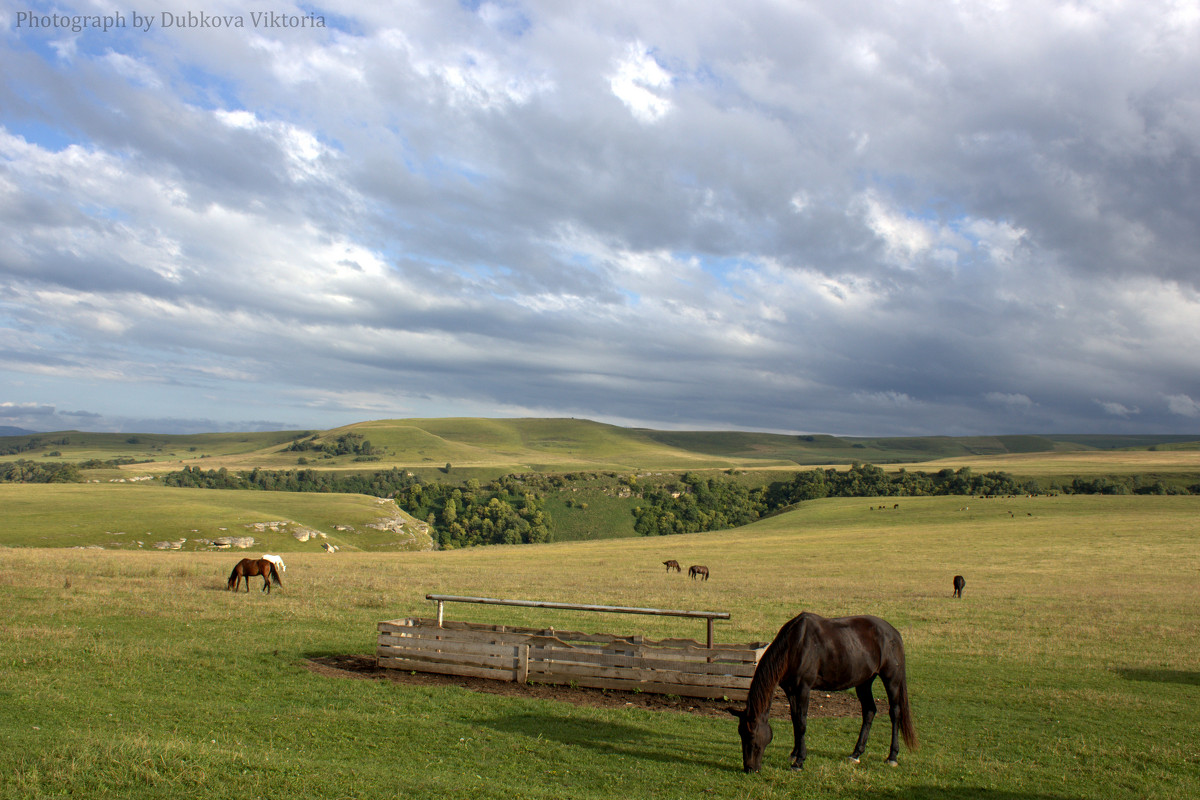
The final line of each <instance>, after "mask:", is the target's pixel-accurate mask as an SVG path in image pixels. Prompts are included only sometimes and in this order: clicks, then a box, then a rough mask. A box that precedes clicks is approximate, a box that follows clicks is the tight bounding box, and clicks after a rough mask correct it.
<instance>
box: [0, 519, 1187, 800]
mask: <svg viewBox="0 0 1200 800" xmlns="http://www.w3.org/2000/svg"><path fill="white" fill-rule="evenodd" d="M870 506H871V503H870V502H869V500H826V501H819V502H813V503H808V504H805V505H804V506H802V507H801V508H800V509H799V510H797V511H795V512H792V513H789V514H786V515H782V516H779V517H775V518H772V519H769V520H765V521H762V522H760V523H757V524H755V525H752V526H750V527H747V528H744V529H739V530H734V531H723V532H719V533H711V534H693V535H690V536H684V537H663V538H656V539H640V538H639V539H622V540H610V541H595V542H592V541H585V542H573V543H568V544H552V545H538V546H520V547H493V548H481V549H473V550H461V551H451V552H425V553H386V554H378V553H362V552H342V553H338V554H336V555H333V556H329V555H325V554H317V553H304V552H294V553H292V554H290V555H289V557H288V571H287V572H286V573H285V576H284V587H283V589H282V591H276V592H275V593H273V594H271V595H269V596H268V595H263V594H260V593H259V592H256V591H255V592H251V593H250V594H248V595H247V594H238V595H234V594H231V593H228V592H226V591H224V580H225V577H226V576H227V574H228V570H229V567H230V566H231V563H232V558H233V556H232V555H231V554H224V553H222V554H210V553H203V552H113V551H99V550H72V549H61V548H60V549H35V548H13V549H0V602H2V603H3V606H4V608H5V611H4V614H3V616H2V617H0V665H2V668H0V736H2V739H3V741H4V743H5V747H3V748H0V797H2V798H41V797H58V796H67V795H70V796H86V797H122V798H158V797H197V798H226V797H247V796H261V795H270V796H273V797H285V798H287V797H297V798H299V797H304V798H311V797H323V798H396V797H404V798H445V797H461V798H477V797H482V798H492V797H494V798H563V797H570V798H611V797H614V796H617V797H630V798H642V797H662V798H695V797H728V798H784V797H788V798H791V797H797V796H803V797H815V798H863V799H864V800H865V798H868V797H870V798H877V797H882V798H936V799H938V800H945V799H946V798H953V799H955V800H959V799H961V800H966V799H967V798H984V800H1039V799H1041V798H1100V797H1103V798H1110V797H1111V798H1147V797H1155V798H1160V797H1161V798H1192V797H1196V796H1200V744H1198V743H1200V735H1198V734H1197V730H1198V729H1200V702H1198V701H1200V619H1198V617H1197V615H1196V609H1197V608H1200V546H1198V545H1200V528H1198V527H1197V520H1198V519H1200V498H1195V497H1054V498H1050V497H1037V498H1015V499H1011V500H1010V499H1004V500H989V501H982V500H964V499H963V498H920V499H911V500H901V501H900V508H898V509H893V508H891V507H890V505H889V508H888V510H887V511H876V510H872V509H871V507H870ZM9 535H10V534H9V533H8V532H7V531H0V542H7V541H8V537H9ZM666 558H676V559H678V560H679V561H680V562H681V563H683V564H684V565H685V566H686V565H687V564H691V563H704V564H707V565H708V566H709V567H710V568H711V570H712V576H713V577H712V580H711V581H709V582H708V583H700V582H692V581H689V580H688V579H687V578H686V577H685V576H675V575H670V576H668V575H666V574H664V573H663V571H662V567H661V564H660V562H661V561H663V560H664V559H666ZM955 573H961V574H963V575H965V576H966V578H967V586H966V591H965V593H964V597H963V598H962V599H961V600H952V599H951V598H950V593H951V591H950V578H951V576H953V575H954V574H955ZM429 592H442V593H454V594H481V595H492V596H501V597H514V598H527V599H549V600H563V601H576V602H590V603H611V604H621V605H645V606H657V607H667V608H689V609H693V608H694V609H709V610H724V611H729V612H731V614H732V619H731V620H730V621H729V622H724V623H718V628H717V636H718V639H719V640H720V641H729V642H747V641H753V640H762V639H770V638H771V637H772V636H773V635H774V633H775V631H776V630H777V629H778V628H779V626H780V625H781V624H782V623H783V622H785V621H786V620H787V619H788V618H789V617H791V616H792V615H794V614H795V613H797V612H799V611H801V610H811V611H816V612H818V613H823V614H828V615H836V614H845V613H875V614H878V615H880V616H883V617H885V618H887V619H889V620H890V621H892V622H893V623H894V624H896V625H897V627H898V628H899V629H900V630H901V632H902V633H903V634H904V637H905V641H906V645H907V649H908V662H909V676H910V685H911V691H912V696H913V702H914V709H915V715H916V722H917V727H918V732H919V734H920V736H921V740H922V748H921V749H920V750H918V751H916V752H915V753H909V752H907V751H902V753H901V764H900V767H899V768H897V769H891V768H888V767H886V766H885V765H884V764H883V762H882V759H883V756H884V754H885V752H886V744H885V742H886V722H880V723H877V725H876V728H875V731H874V733H873V736H872V741H871V745H870V747H869V748H868V751H867V758H865V759H864V760H863V763H862V764H860V765H853V764H850V763H849V762H848V761H847V760H846V758H845V756H846V755H847V754H848V753H849V751H850V749H851V747H852V746H853V742H854V737H855V734H856V731H857V726H858V723H857V720H856V719H848V718H847V719H815V720H811V721H810V723H809V751H810V755H809V760H808V764H807V766H806V768H805V770H804V772H803V773H799V774H794V773H792V772H791V771H790V770H788V769H787V768H786V756H787V752H788V750H789V749H790V739H791V735H790V733H791V732H790V730H789V728H790V725H788V724H787V722H786V721H778V722H776V723H775V728H776V738H775V742H774V743H773V744H772V745H771V747H769V748H768V750H767V754H766V759H765V762H764V769H763V772H762V773H761V774H760V775H755V776H746V775H743V774H742V773H741V771H740V767H741V757H740V750H739V747H738V741H737V735H736V731H735V724H734V722H733V720H732V719H729V720H720V719H712V718H706V717H700V716H695V715H689V714H685V713H677V712H665V711H662V712H655V711H648V710H642V709H627V710H621V709H597V708H591V707H581V706H575V705H570V704H565V703H557V702H551V701H540V700H532V699H522V698H504V697H497V696H492V695H483V694H475V693H472V692H469V691H466V690H464V689H459V688H434V687H421V688H415V687H406V686H403V685H400V684H393V683H388V682H378V681H363V680H349V679H343V678H330V677H322V676H318V675H316V674H314V673H313V672H311V671H310V670H308V669H306V668H305V666H304V665H305V661H306V659H308V658H312V657H316V656H323V655H331V654H349V653H370V652H371V651H372V649H373V642H374V626H375V624H376V622H378V621H380V620H383V619H393V618H397V617H401V616H406V615H410V614H425V615H428V614H429V613H431V611H432V608H431V604H430V603H429V602H427V601H425V600H424V599H423V598H424V595H425V594H426V593H429ZM448 616H451V617H452V618H459V619H472V620H475V621H481V622H496V623H512V624H536V625H553V626H555V627H560V628H573V629H576V630H605V631H610V632H622V633H644V634H646V635H649V636H655V637H658V636H665V635H676V636H689V637H695V636H699V635H700V634H701V633H702V631H701V626H700V625H699V624H698V623H696V622H694V621H691V622H689V621H681V620H672V619H666V618H652V617H621V616H616V615H606V616H604V617H599V618H598V617H591V616H583V615H580V614H577V613H571V612H562V611H545V610H534V609H506V608H496V607H475V606H463V607H451V608H448ZM876 693H877V694H881V690H880V689H879V687H878V686H877V687H876Z"/></svg>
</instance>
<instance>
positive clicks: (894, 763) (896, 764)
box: [887, 758, 900, 767]
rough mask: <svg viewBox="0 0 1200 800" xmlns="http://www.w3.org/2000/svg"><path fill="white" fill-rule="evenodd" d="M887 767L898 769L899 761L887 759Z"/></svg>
mask: <svg viewBox="0 0 1200 800" xmlns="http://www.w3.org/2000/svg"><path fill="white" fill-rule="evenodd" d="M887 765H888V766H889V767H898V766H900V762H899V761H897V760H896V759H894V758H889V759H888V762H887Z"/></svg>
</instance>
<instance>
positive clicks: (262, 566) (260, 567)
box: [229, 558, 283, 594]
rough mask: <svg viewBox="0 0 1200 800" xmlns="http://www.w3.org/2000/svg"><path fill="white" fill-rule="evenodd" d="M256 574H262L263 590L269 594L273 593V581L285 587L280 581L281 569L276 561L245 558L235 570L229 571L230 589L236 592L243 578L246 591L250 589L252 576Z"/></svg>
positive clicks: (280, 586)
mask: <svg viewBox="0 0 1200 800" xmlns="http://www.w3.org/2000/svg"><path fill="white" fill-rule="evenodd" d="M255 575H262V579H263V588H262V591H264V592H266V593H267V594H270V593H271V583H272V582H273V583H274V584H275V585H276V586H278V587H279V588H281V589H282V588H283V584H282V583H280V582H279V570H278V569H277V568H276V567H275V562H274V561H271V560H270V559H268V558H258V559H255V558H243V559H242V560H241V561H239V562H238V563H237V566H236V567H234V568H233V572H231V573H229V591H231V592H236V591H237V588H238V584H239V583H241V581H243V580H245V581H246V591H247V592H248V591H250V578H252V577H254V576H255Z"/></svg>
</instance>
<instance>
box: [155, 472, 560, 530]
mask: <svg viewBox="0 0 1200 800" xmlns="http://www.w3.org/2000/svg"><path fill="white" fill-rule="evenodd" d="M531 482H532V483H534V484H541V483H542V481H541V480H539V479H536V478H535V479H534V480H532V481H531ZM163 484H164V485H166V486H188V487H195V488H201V489H259V490H264V491H277V492H338V493H353V494H368V495H372V496H374V497H390V498H392V499H394V500H395V501H396V505H398V506H399V507H400V508H401V509H403V510H404V511H406V512H408V513H409V514H412V515H413V516H414V517H416V518H417V519H423V520H425V521H426V522H428V523H429V525H430V527H431V530H432V531H433V536H434V539H435V540H436V541H437V542H438V544H439V545H441V546H442V547H464V546H471V545H479V544H528V543H533V542H545V541H549V540H550V538H551V523H550V518H549V517H548V515H547V514H546V511H545V508H544V502H543V498H542V496H541V494H540V493H539V492H538V491H536V489H535V488H534V487H533V486H530V485H528V484H527V483H526V482H525V480H524V479H523V476H518V475H506V476H505V477H503V478H499V479H497V480H495V481H492V482H491V483H490V484H488V485H487V486H486V487H483V486H481V485H480V483H479V481H478V480H475V479H473V478H472V479H470V480H468V481H466V482H465V483H463V484H461V485H459V486H451V485H449V484H445V483H437V482H435V483H428V482H426V481H425V480H424V479H422V478H420V477H419V476H415V475H412V474H410V473H408V472H407V471H405V470H400V469H390V470H382V471H379V472H375V473H373V474H359V475H341V474H337V473H331V472H323V471H318V470H312V469H302V470H264V469H255V470H253V471H251V472H248V473H235V472H229V471H228V470H226V469H224V468H222V469H216V470H203V469H200V468H199V467H185V468H184V469H182V470H180V471H178V472H172V473H169V474H167V475H165V476H163Z"/></svg>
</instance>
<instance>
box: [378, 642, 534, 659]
mask: <svg viewBox="0 0 1200 800" xmlns="http://www.w3.org/2000/svg"><path fill="white" fill-rule="evenodd" d="M520 646H521V645H512V644H503V645H493V644H479V643H476V642H442V643H441V644H440V645H439V646H438V647H429V646H422V647H412V646H405V645H404V644H403V643H401V644H392V643H385V642H380V643H379V644H377V645H376V650H378V651H380V652H384V651H386V652H388V653H395V654H396V655H404V656H405V657H408V658H417V657H418V656H419V655H421V654H424V653H427V654H429V656H430V657H433V656H435V655H437V654H439V653H454V654H455V655H466V656H478V657H479V658H499V657H501V656H507V657H508V658H516V657H517V649H518V648H519V647H520Z"/></svg>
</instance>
